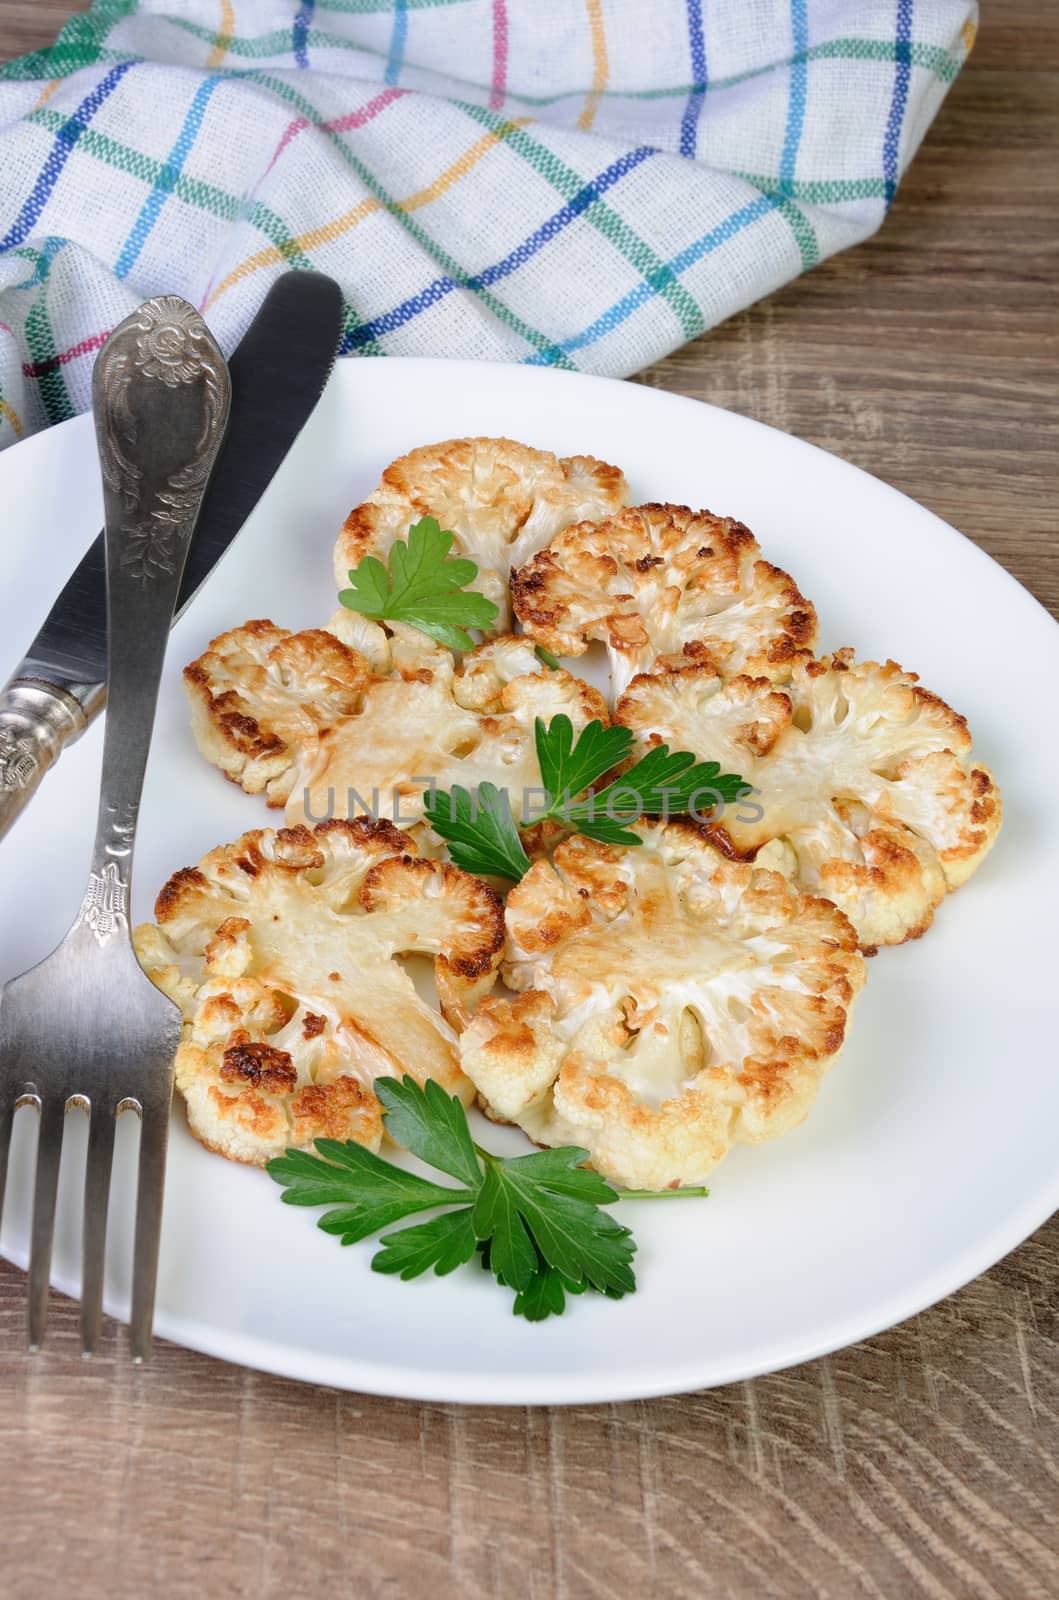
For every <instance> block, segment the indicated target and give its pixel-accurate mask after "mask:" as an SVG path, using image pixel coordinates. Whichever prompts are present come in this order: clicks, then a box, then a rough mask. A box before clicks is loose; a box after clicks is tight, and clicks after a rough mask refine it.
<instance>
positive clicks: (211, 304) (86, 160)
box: [0, 0, 976, 443]
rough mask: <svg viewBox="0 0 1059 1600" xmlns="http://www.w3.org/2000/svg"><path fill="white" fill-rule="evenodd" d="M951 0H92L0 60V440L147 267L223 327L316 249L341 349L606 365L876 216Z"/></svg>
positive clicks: (121, 308)
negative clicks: (342, 317)
mask: <svg viewBox="0 0 1059 1600" xmlns="http://www.w3.org/2000/svg"><path fill="white" fill-rule="evenodd" d="M975 10H976V8H975V6H974V5H973V4H971V3H969V0H914V3H913V0H140V3H137V0H97V3H96V4H95V6H94V7H93V9H92V11H91V12H90V14H89V15H88V16H86V17H79V18H75V19H74V20H73V21H72V22H71V23H70V24H69V25H68V27H67V28H66V29H65V30H64V32H63V34H62V35H61V36H60V38H59V40H58V42H57V43H56V45H55V46H54V47H53V49H51V50H50V51H42V52H40V53H38V54H37V55H35V56H31V57H26V58H23V59H22V60H21V61H17V62H14V63H11V64H9V65H8V66H7V67H6V68H4V69H2V70H0V324H2V326H0V442H2V443H10V442H12V441H13V440H14V439H16V438H18V437H21V436H24V435H25V434H28V433H30V432H32V431H34V430H35V429H37V428H40V427H42V426H44V425H45V424H47V423H48V422H54V421H58V420H61V419H62V418H63V417H66V416H70V415H73V414H74V413H75V412H76V411H79V410H81V409H83V408H84V407H85V406H87V404H88V401H89V387H90V376H91V368H92V362H93V359H94V356H95V353H96V351H97V350H98V348H99V345H100V344H101V343H102V341H103V339H104V338H105V336H106V333H107V331H108V330H109V329H110V328H111V327H112V326H113V325H114V323H115V322H117V321H118V320H120V318H121V317H123V316H124V315H125V314H126V313H127V312H128V311H129V310H131V309H132V308H133V306H135V305H136V304H137V303H138V302H139V301H141V300H142V299H144V298H145V297H147V296H148V295H152V294H158V293H161V292H164V291H170V292H176V293H179V294H182V295H184V296H185V297H186V298H187V299H189V300H191V301H193V302H194V303H195V304H197V305H199V306H200V307H201V308H202V309H203V310H204V312H205V314H206V316H207V319H208V321H209V322H210V325H211V326H212V327H213V329H214V330H215V332H216V333H217V335H218V337H219V339H220V341H221V343H222V345H223V346H224V347H225V348H226V349H230V348H231V347H232V345H233V344H234V343H235V341H236V340H237V338H238V336H239V334H240V333H241V332H242V330H243V329H244V328H245V327H246V325H247V323H248V322H249V320H250V318H251V316H252V315H253V313H254V311H255V309H256V307H257V306H258V304H259V303H260V300H261V297H262V294H263V293H264V290H265V289H266V287H267V285H268V283H269V281H270V280H271V278H272V277H273V276H274V275H275V274H277V273H278V272H280V271H283V270H285V269H286V268H287V267H288V266H291V265H293V266H296V267H301V268H305V269H310V268H316V269H319V270H321V271H324V272H328V273H331V274H332V275H333V276H334V277H336V278H337V279H338V280H339V281H340V282H341V284H342V286H343V288H344V290H345V294H346V302H347V315H346V333H345V342H344V350H345V352H346V353H350V354H352V353H363V354H372V355H397V356H400V355H423V354H431V355H440V356H464V357H468V356H469V357H476V358H478V359H480V360H514V361H529V362H535V363H548V364H555V365H559V366H569V367H578V368H582V369H585V370H589V371H593V372H602V373H608V374H612V375H624V374H627V373H630V372H633V371H635V370H636V369H638V368H639V367H642V366H644V365H645V364H647V363H648V362H651V361H653V360H656V359H657V358H658V357H659V356H661V355H663V354H664V353H665V352H666V351H668V350H671V349H673V348H674V347H675V346H677V345H678V344H680V343H682V342H683V341H684V340H687V339H690V338H693V337H694V336H695V335H696V334H697V333H700V332H701V331H702V330H703V329H705V328H708V327H710V326H712V325H713V324H714V323H716V322H718V321H720V320H721V319H722V318H724V317H726V316H729V315H730V314H731V313H732V312H734V311H736V310H738V309H740V308H741V307H743V306H745V305H747V304H748V303H750V302H751V301H753V300H755V299H757V298H759V297H760V296H762V295H764V294H767V293H769V292H770V291H771V290H773V289H775V288H776V287H778V286H779V285H780V284H782V283H784V282H785V281H786V280H788V279H790V278H791V277H793V276H795V275H796V274H797V273H799V272H801V271H803V270H805V269H806V268H807V267H810V266H812V265H813V264H814V263H815V262H816V261H818V260H820V259H822V258H823V257H825V256H828V255H830V254H832V253H834V252H835V251H837V250H840V249H843V248H845V247H846V246H848V245H851V244H855V243H856V242H857V241H858V240H861V239H863V238H865V237H866V236H867V235H868V234H870V233H871V232H873V230H874V229H875V228H877V227H878V226H879V224H880V222H881V221H882V219H883V217H884V215H885V212H886V208H887V206H888V204H889V202H890V200H891V199H892V197H893V194H894V191H895V188H896V185H897V183H898V181H899V178H900V175H901V173H902V172H903V170H904V168H905V167H906V165H907V163H908V161H909V160H910V159H911V157H912V155H913V153H914V151H915V149H916V147H917V145H918V143H919V141H920V139H921V138H922V136H923V133H924V132H925V130H926V128H927V126H928V125H929V123H930V120H931V118H932V117H933V115H934V113H935V112H936V110H937V108H938V106H939V104H940V102H941V99H942V97H943V95H944V94H945V91H946V89H947V87H948V85H949V83H951V81H952V79H953V78H954V77H955V75H956V73H957V72H958V70H959V67H960V65H961V64H962V62H963V60H964V59H965V57H966V54H967V51H968V50H969V49H970V47H971V44H972V43H973V38H974V23H975Z"/></svg>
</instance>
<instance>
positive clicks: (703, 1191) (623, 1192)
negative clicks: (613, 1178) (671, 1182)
mask: <svg viewBox="0 0 1059 1600" xmlns="http://www.w3.org/2000/svg"><path fill="white" fill-rule="evenodd" d="M709 1192H710V1191H709V1189H707V1188H706V1186H705V1184H699V1185H697V1186H696V1185H694V1184H689V1185H688V1186H687V1188H684V1189H619V1190H618V1199H619V1200H705V1198H706V1196H707V1195H708V1194H709Z"/></svg>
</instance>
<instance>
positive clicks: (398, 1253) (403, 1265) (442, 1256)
mask: <svg viewBox="0 0 1059 1600" xmlns="http://www.w3.org/2000/svg"><path fill="white" fill-rule="evenodd" d="M472 1217H473V1212H472V1211H471V1208H470V1206H462V1207H461V1208H460V1210H459V1211H443V1212H442V1213H441V1215H440V1216H437V1217H431V1219H430V1221H429V1222H420V1223H417V1224H416V1226H415V1227H414V1228H399V1229H398V1230H397V1232H396V1233H384V1234H383V1236H382V1238H381V1239H380V1240H379V1243H380V1244H381V1245H382V1249H381V1250H380V1251H379V1253H378V1254H377V1255H376V1256H374V1257H373V1258H372V1263H371V1270H372V1271H373V1272H388V1273H393V1274H396V1275H398V1276H399V1277H401V1278H403V1280H404V1281H405V1283H407V1282H408V1281H409V1279H410V1278H418V1277H419V1276H420V1275H421V1274H422V1273H424V1272H429V1270H430V1268H431V1267H433V1269H434V1271H435V1273H436V1274H437V1276H438V1277H439V1278H444V1277H446V1276H447V1275H448V1274H449V1273H450V1272H455V1270H456V1268H457V1267H462V1266H463V1264H464V1262H465V1261H469V1260H470V1259H471V1257H472V1256H473V1255H474V1252H475V1250H476V1249H477V1248H478V1238H477V1235H476V1234H475V1231H474V1224H473V1221H472Z"/></svg>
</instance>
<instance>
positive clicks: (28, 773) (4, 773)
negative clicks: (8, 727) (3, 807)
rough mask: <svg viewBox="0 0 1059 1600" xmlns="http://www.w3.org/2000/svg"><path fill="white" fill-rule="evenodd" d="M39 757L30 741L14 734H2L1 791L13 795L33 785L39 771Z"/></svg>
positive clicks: (0, 759)
mask: <svg viewBox="0 0 1059 1600" xmlns="http://www.w3.org/2000/svg"><path fill="white" fill-rule="evenodd" d="M37 766H38V762H37V757H36V755H35V754H34V752H33V746H32V744H31V743H30V741H29V740H28V739H24V738H21V739H20V738H19V737H18V735H17V734H14V733H0V791H3V793H5V794H12V793H13V792H14V791H15V790H17V789H24V788H25V787H26V785H27V784H29V783H31V782H32V780H33V777H34V775H35V774H36V771H37Z"/></svg>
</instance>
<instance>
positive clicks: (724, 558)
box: [511, 505, 816, 694]
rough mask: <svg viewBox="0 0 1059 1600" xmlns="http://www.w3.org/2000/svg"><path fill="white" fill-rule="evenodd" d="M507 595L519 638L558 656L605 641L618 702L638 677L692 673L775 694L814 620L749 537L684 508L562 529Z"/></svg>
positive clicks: (652, 509)
mask: <svg viewBox="0 0 1059 1600" xmlns="http://www.w3.org/2000/svg"><path fill="white" fill-rule="evenodd" d="M511 594H512V599H513V602H514V607H515V613H516V615H517V616H518V618H519V620H520V622H521V623H522V626H523V627H524V628H525V630H526V632H527V633H528V634H529V635H530V636H531V637H532V638H534V639H536V640H539V642H540V643H541V644H543V645H545V646H546V647H547V649H549V650H552V651H554V652H555V653H556V654H558V655H563V656H579V655H582V654H583V653H584V652H585V651H586V650H587V649H588V646H589V644H590V643H591V641H592V640H593V639H598V640H601V641H602V642H603V643H604V644H605V645H606V646H607V650H608V653H609V655H610V663H611V671H612V674H613V679H614V691H615V694H621V692H622V691H623V690H624V689H625V687H626V685H627V684H628V683H629V680H630V679H631V678H632V677H634V676H635V674H636V673H638V672H648V671H651V670H652V669H653V668H654V667H655V666H657V665H661V666H666V665H687V664H689V663H690V662H692V661H697V662H699V663H700V664H703V665H708V666H711V667H712V668H713V669H714V671H716V672H718V673H722V674H724V675H725V676H732V675H733V674H735V673H739V672H751V673H754V674H756V675H757V674H760V675H763V676H765V677H768V678H772V679H775V680H776V681H777V682H779V681H782V680H783V679H785V678H786V677H788V676H789V674H790V671H791V667H792V664H793V663H794V662H795V661H796V660H797V659H799V657H800V655H802V654H803V653H808V651H809V649H810V647H811V646H812V645H813V644H814V642H815V640H816V612H815V611H814V609H813V607H812V606H811V605H810V603H809V601H808V600H806V599H805V597H804V595H802V594H801V593H800V591H799V589H798V586H797V584H796V583H795V582H794V579H793V578H791V577H790V576H789V575H788V574H787V573H786V572H783V571H781V570H780V568H779V567H774V566H772V565H771V563H770V562H768V561H764V560H762V558H761V550H760V547H759V546H758V542H757V540H756V539H755V538H754V535H753V534H752V533H751V532H750V529H749V528H745V527H744V526H743V524H742V523H741V522H734V521H733V520H732V518H731V517H715V516H714V515H713V514H712V512H709V511H692V510H690V508H689V507H688V506H676V505H643V506H631V507H629V508H628V509H627V510H624V511H620V512H618V514H617V515H616V516H613V517H610V518H608V519H607V520H605V521H597V522H594V523H587V522H586V523H578V524H576V525H575V526H574V527H571V528H567V529H566V530H565V531H564V532H563V533H560V534H559V535H558V536H557V537H556V538H555V539H553V540H552V542H551V544H549V545H548V547H547V549H544V550H541V551H540V552H539V553H538V554H537V555H535V556H534V557H533V559H532V560H531V561H529V562H527V563H526V565H525V566H523V567H520V568H518V569H517V570H516V571H515V572H513V573H512V575H511Z"/></svg>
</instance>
